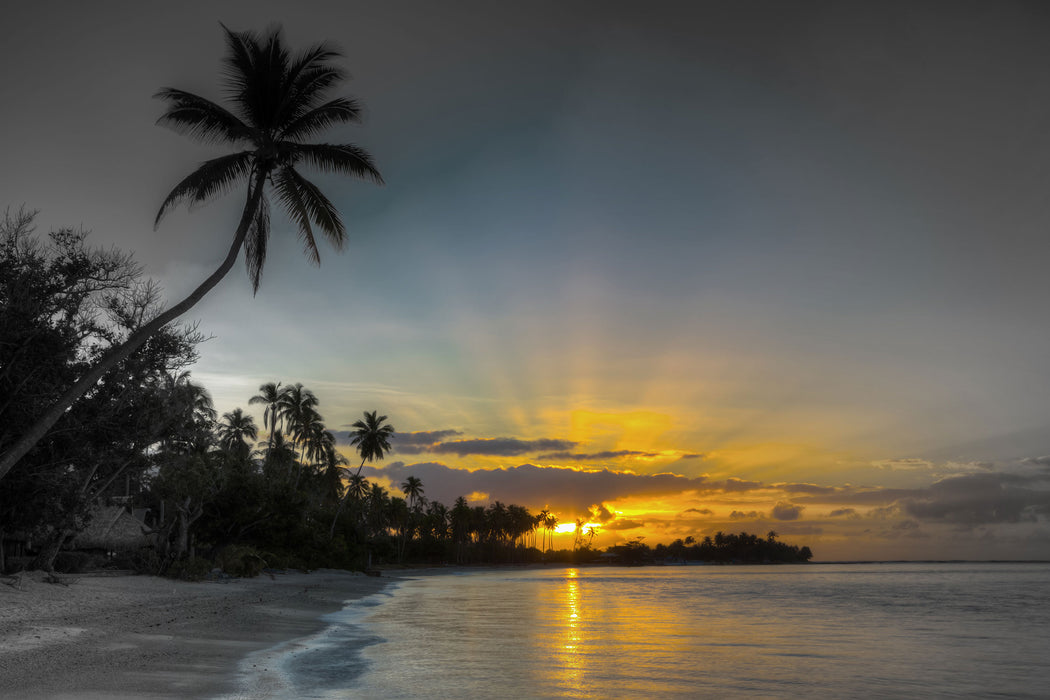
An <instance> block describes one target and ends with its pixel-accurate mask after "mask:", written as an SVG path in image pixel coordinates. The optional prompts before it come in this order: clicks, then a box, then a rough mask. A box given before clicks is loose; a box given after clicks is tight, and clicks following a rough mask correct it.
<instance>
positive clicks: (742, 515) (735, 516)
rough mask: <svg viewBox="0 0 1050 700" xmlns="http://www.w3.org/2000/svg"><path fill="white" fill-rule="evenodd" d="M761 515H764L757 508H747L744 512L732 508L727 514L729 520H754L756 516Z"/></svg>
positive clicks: (759, 516)
mask: <svg viewBox="0 0 1050 700" xmlns="http://www.w3.org/2000/svg"><path fill="white" fill-rule="evenodd" d="M762 517H765V516H763V515H762V514H761V513H759V512H758V511H757V510H749V511H746V512H745V511H742V510H734V511H733V512H732V513H730V514H729V519H730V520H754V519H756V518H762Z"/></svg>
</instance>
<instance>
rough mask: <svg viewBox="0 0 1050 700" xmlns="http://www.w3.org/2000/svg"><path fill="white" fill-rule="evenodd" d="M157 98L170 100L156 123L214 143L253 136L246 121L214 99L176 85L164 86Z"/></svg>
mask: <svg viewBox="0 0 1050 700" xmlns="http://www.w3.org/2000/svg"><path fill="white" fill-rule="evenodd" d="M154 97H156V98H158V99H161V100H166V101H167V102H168V103H169V105H168V110H167V111H166V112H164V114H162V115H161V116H160V118H159V119H158V120H157V124H159V125H161V126H165V127H167V128H169V129H172V130H173V131H176V132H178V133H180V134H186V135H187V136H191V137H193V138H195V139H199V140H201V141H205V142H211V143H215V142H219V141H233V142H237V141H244V140H250V139H251V137H252V130H251V129H250V128H249V127H248V126H247V125H246V124H245V123H244V122H242V121H241V120H240V119H238V118H237V116H236V115H234V114H232V113H230V112H229V111H228V110H226V109H225V108H224V107H221V106H220V105H217V104H215V103H214V102H212V101H211V100H207V99H205V98H203V97H200V96H198V95H194V94H193V93H191V92H186V91H185V90H176V89H175V88H163V89H162V90H160V91H159V92H157V93H156V94H155V95H154Z"/></svg>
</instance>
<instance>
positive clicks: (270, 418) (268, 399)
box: [248, 382, 287, 447]
mask: <svg viewBox="0 0 1050 700" xmlns="http://www.w3.org/2000/svg"><path fill="white" fill-rule="evenodd" d="M286 389H287V387H285V389H281V383H280V382H267V383H265V384H263V385H261V386H260V387H259V393H258V394H256V395H255V396H253V397H251V398H250V399H248V405H249V406H252V405H255V404H257V403H261V404H264V405H265V406H266V408H265V409H263V429H264V430H269V431H270V436H269V439H268V440H267V443H268V444H269V446H270V447H273V434H274V433H275V432H276V431H277V426H278V424H279V421H280V417H281V411H280V405H281V394H282V393H283V392H284V391H285V390H286Z"/></svg>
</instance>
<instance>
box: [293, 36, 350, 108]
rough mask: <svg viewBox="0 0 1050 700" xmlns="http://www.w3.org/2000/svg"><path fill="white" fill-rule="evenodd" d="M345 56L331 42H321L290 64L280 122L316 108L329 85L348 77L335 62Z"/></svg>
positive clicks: (301, 53)
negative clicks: (332, 62)
mask: <svg viewBox="0 0 1050 700" xmlns="http://www.w3.org/2000/svg"><path fill="white" fill-rule="evenodd" d="M341 56H342V53H340V52H339V51H338V50H337V49H336V48H335V47H334V46H332V45H331V44H328V43H321V44H317V45H315V46H312V47H310V48H308V49H306V50H305V51H302V52H300V53H299V54H298V55H297V56H296V57H295V58H294V59H293V60H292V61H291V62H290V63H289V65H288V69H287V74H286V79H287V84H286V99H285V103H284V104H283V105H282V109H281V114H280V123H287V122H289V121H292V120H294V119H296V118H298V117H299V116H301V115H302V114H303V113H305V112H307V111H309V110H310V109H312V108H314V107H316V106H317V104H318V102H319V101H320V100H321V99H322V98H323V97H324V93H326V92H327V91H328V90H329V88H331V87H332V86H334V85H335V84H336V83H338V82H340V81H342V80H344V79H345V78H346V72H345V71H344V70H343V69H342V68H340V67H339V66H334V65H332V64H331V61H333V60H334V59H336V58H340V57H341Z"/></svg>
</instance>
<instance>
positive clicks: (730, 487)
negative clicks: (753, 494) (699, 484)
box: [721, 477, 762, 491]
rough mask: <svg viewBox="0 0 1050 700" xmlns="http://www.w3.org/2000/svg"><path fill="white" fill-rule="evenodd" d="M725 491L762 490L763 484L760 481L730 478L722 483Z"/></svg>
mask: <svg viewBox="0 0 1050 700" xmlns="http://www.w3.org/2000/svg"><path fill="white" fill-rule="evenodd" d="M721 488H722V490H723V491H753V490H755V489H758V488H762V482H760V481H746V480H744V479H737V478H736V477H730V478H728V479H726V480H725V481H724V482H722V487H721Z"/></svg>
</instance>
